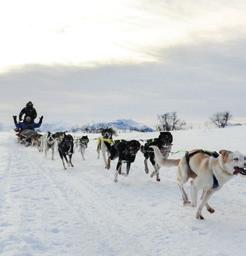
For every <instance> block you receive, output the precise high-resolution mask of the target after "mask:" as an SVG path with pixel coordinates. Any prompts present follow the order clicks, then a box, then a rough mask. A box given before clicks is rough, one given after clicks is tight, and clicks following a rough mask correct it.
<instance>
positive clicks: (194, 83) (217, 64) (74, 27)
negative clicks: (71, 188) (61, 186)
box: [0, 0, 246, 125]
mask: <svg viewBox="0 0 246 256" xmlns="http://www.w3.org/2000/svg"><path fill="white" fill-rule="evenodd" d="M88 2H89V3H88ZM13 6H15V7H16V8H13ZM58 7H59V8H58ZM245 11H246V3H245V1H240V0H239V1H227V0H223V1H212V2H211V3H208V1H201V0H198V1H194V0H187V1H182V2H181V1H176V0H174V1H159V0H153V1H147V0H131V1H128V0H118V1H112V0H105V1H99V0H93V1H76V0H71V1H56V0H54V1H49V2H48V1H46V0H43V1H35V4H34V1H30V0H28V1H27V0H24V1H21V3H20V2H19V1H15V0H10V1H6V3H5V1H1V9H0V29H1V34H2V35H1V38H2V42H1V48H0V54H1V60H0V88H1V90H2V93H1V95H0V122H2V123H9V122H10V117H11V116H12V115H13V114H16V113H17V112H18V111H19V110H20V109H21V107H22V106H23V105H24V104H25V103H26V102H27V101H29V100H32V101H33V102H34V104H35V106H36V107H37V110H38V112H39V114H40V115H41V114H43V115H44V116H45V119H46V121H48V122H51V121H60V120H63V121H67V122H71V123H75V124H77V123H86V122H90V121H97V120H98V121H105V120H113V119H117V118H132V119H135V120H137V121H140V122H144V123H147V124H150V125H151V124H153V123H156V122H157V120H156V115H157V114H160V113H163V112H169V111H177V112H178V114H179V115H180V117H181V118H183V119H189V120H204V121H206V120H208V118H209V116H211V115H212V114H213V113H214V112H217V111H224V110H229V111H231V112H232V114H233V116H237V117H246V110H245V109H246V108H245V103H244V97H245V95H246V86H245V80H246V75H245V70H244V69H245V64H246V61H245V58H246V57H245V54H244V52H245V50H244V46H245V43H246V42H245V41H246V29H245V28H246V17H245Z"/></svg>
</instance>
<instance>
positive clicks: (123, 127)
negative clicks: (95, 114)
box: [81, 119, 154, 132]
mask: <svg viewBox="0 0 246 256" xmlns="http://www.w3.org/2000/svg"><path fill="white" fill-rule="evenodd" d="M107 127H112V128H115V129H116V130H120V131H138V132H153V131H154V129H153V128H151V127H148V126H146V125H144V124H140V123H138V122H136V121H134V120H131V119H119V120H116V121H112V122H100V123H91V124H87V125H84V126H82V127H81V130H82V131H87V132H98V131H99V130H100V129H102V128H107Z"/></svg>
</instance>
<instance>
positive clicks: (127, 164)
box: [126, 162, 131, 175]
mask: <svg viewBox="0 0 246 256" xmlns="http://www.w3.org/2000/svg"><path fill="white" fill-rule="evenodd" d="M130 168H131V163H130V162H127V163H126V175H129V172H130Z"/></svg>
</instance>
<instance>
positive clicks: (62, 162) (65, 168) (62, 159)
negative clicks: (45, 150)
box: [62, 158, 67, 170]
mask: <svg viewBox="0 0 246 256" xmlns="http://www.w3.org/2000/svg"><path fill="white" fill-rule="evenodd" d="M62 164H63V167H64V170H66V169H67V167H66V165H65V162H64V159H63V158H62Z"/></svg>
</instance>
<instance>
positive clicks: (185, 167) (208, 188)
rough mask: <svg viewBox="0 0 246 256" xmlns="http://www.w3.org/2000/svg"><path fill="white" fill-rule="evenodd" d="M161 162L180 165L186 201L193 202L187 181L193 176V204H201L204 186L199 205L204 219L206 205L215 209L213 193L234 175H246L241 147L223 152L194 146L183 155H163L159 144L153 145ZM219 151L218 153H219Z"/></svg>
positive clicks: (162, 163) (245, 158)
mask: <svg viewBox="0 0 246 256" xmlns="http://www.w3.org/2000/svg"><path fill="white" fill-rule="evenodd" d="M152 148H153V149H154V152H155V157H156V160H157V163H158V164H159V165H160V166H166V167H168V166H178V171H177V182H178V185H179V188H180V190H181V193H182V198H183V202H184V204H189V203H190V201H189V200H188V196H187V193H186V192H185V190H184V186H183V185H184V184H185V183H186V182H187V181H188V179H189V178H191V179H192V181H191V201H192V202H191V205H192V206H193V207H196V206H197V194H198V191H199V190H203V194H202V198H201V200H202V201H201V204H200V205H199V207H198V210H197V213H196V218H197V219H204V217H203V216H202V209H203V207H204V206H206V208H207V210H208V211H209V212H210V213H214V211H215V210H214V209H213V208H212V207H211V206H210V205H209V204H208V200H209V198H210V197H211V196H212V194H213V193H214V192H215V191H217V190H219V189H221V188H222V187H223V185H224V184H225V183H226V182H227V181H229V180H230V179H231V178H233V177H234V175H237V174H239V173H240V174H242V175H245V174H246V171H245V169H244V168H245V167H246V156H245V155H243V154H241V153H240V152H238V151H235V152H232V151H228V150H220V151H219V153H220V154H218V153H216V152H209V151H204V150H201V149H199V150H192V151H189V152H186V154H185V156H184V157H183V158H181V159H176V160H175V159H163V157H162V155H161V152H160V150H159V148H158V147H155V146H152ZM216 154H217V155H216Z"/></svg>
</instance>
